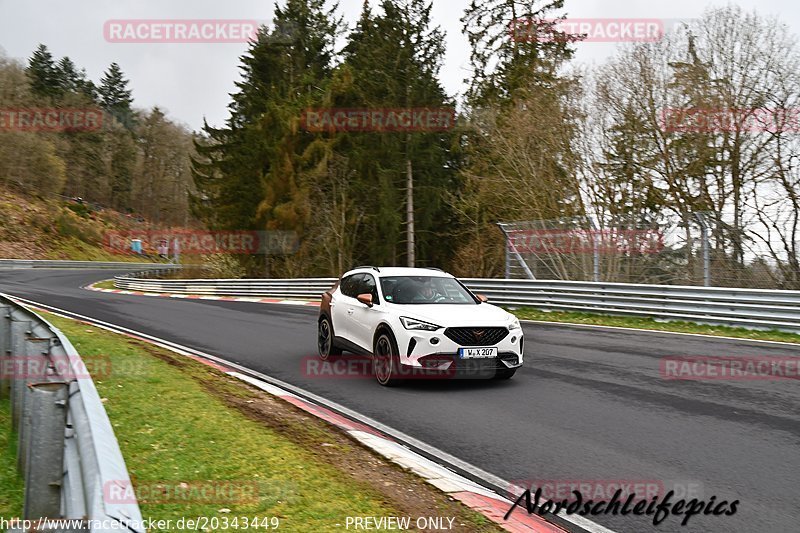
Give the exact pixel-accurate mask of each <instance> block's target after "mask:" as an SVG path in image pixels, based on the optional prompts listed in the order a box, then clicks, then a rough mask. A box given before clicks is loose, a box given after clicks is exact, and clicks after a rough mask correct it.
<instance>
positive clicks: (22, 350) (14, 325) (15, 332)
mask: <svg viewBox="0 0 800 533" xmlns="http://www.w3.org/2000/svg"><path fill="white" fill-rule="evenodd" d="M30 327H31V323H30V322H29V321H27V320H12V321H11V343H10V350H9V358H10V363H11V365H10V367H11V376H10V379H9V383H10V388H11V393H10V396H11V427H12V428H13V429H14V430H15V431H19V425H20V417H21V416H22V403H23V401H24V395H23V393H24V392H25V390H24V389H25V383H24V380H23V379H21V378H20V376H19V375H17V374H18V372H17V371H16V369H17V368H19V366H18V365H17V360H18V359H19V358H22V362H23V363H24V362H25V356H27V355H28V352H27V349H28V345H27V343H26V342H25V341H26V339H27V337H28V331H29V330H30ZM23 377H24V376H23Z"/></svg>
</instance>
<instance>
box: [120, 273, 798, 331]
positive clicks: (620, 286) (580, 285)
mask: <svg viewBox="0 0 800 533" xmlns="http://www.w3.org/2000/svg"><path fill="white" fill-rule="evenodd" d="M335 281H336V280H335V279H333V278H314V279H263V280H262V279H249V280H230V279H216V280H214V279H211V280H210V279H197V280H176V279H170V280H161V279H142V278H139V277H133V276H123V277H117V278H115V282H114V284H115V286H116V287H117V288H119V289H127V290H137V291H150V292H164V293H176V294H200V295H213V296H252V297H267V298H269V297H276V298H318V297H319V296H320V295H321V294H322V292H324V291H325V290H327V289H328V288H330V287H331V286H332V285H333V283H334V282H335ZM462 281H463V282H464V283H465V284H466V285H467V286H468V287H469V288H470V289H471V290H473V291H474V292H477V293H480V294H484V295H485V296H487V297H488V298H489V300H490V301H491V302H492V303H496V304H500V305H504V306H509V307H532V308H536V309H543V310H549V311H577V312H587V313H603V314H612V315H626V316H638V317H649V318H657V319H663V320H684V321H688V322H698V323H706V324H718V325H726V326H735V327H746V328H757V329H778V330H783V331H790V332H800V292H798V291H773V290H759V289H728V288H716V287H686V286H672V285H635V284H627V283H591V282H580V281H537V280H505V279H464V280H462Z"/></svg>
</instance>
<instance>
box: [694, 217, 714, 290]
mask: <svg viewBox="0 0 800 533" xmlns="http://www.w3.org/2000/svg"><path fill="white" fill-rule="evenodd" d="M694 218H695V219H696V220H697V223H698V224H699V225H700V238H701V240H702V241H703V287H710V286H711V246H710V244H711V243H710V242H709V234H708V229H709V227H708V221H707V220H706V215H705V213H695V214H694Z"/></svg>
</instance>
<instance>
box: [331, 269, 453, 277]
mask: <svg viewBox="0 0 800 533" xmlns="http://www.w3.org/2000/svg"><path fill="white" fill-rule="evenodd" d="M365 272H367V273H370V274H373V275H377V276H378V277H386V276H428V277H435V278H452V277H453V275H452V274H448V273H447V272H443V271H441V270H438V269H433V268H409V267H360V268H355V269H353V270H351V271H349V272H346V273H345V274H344V275H343V276H342V277H344V276H349V275H350V274H363V273H365Z"/></svg>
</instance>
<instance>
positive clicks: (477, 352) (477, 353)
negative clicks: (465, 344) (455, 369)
mask: <svg viewBox="0 0 800 533" xmlns="http://www.w3.org/2000/svg"><path fill="white" fill-rule="evenodd" d="M458 356H459V357H460V358H461V359H489V358H492V357H497V348H459V349H458Z"/></svg>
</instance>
